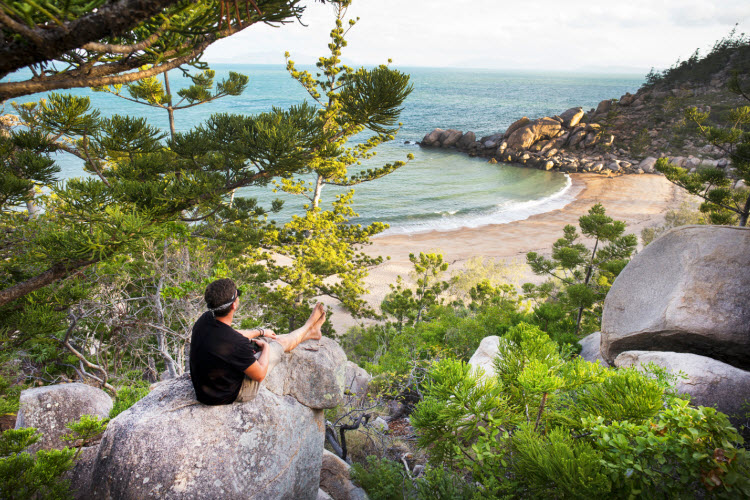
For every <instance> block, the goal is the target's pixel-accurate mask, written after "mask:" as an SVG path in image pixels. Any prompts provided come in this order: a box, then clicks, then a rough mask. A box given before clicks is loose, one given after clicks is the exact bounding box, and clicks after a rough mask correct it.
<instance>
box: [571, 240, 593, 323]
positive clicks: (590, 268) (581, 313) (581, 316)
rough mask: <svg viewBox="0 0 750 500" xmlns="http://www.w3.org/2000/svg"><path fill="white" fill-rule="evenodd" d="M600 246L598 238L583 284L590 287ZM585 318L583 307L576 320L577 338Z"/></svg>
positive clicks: (579, 309) (579, 310)
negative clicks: (582, 320)
mask: <svg viewBox="0 0 750 500" xmlns="http://www.w3.org/2000/svg"><path fill="white" fill-rule="evenodd" d="M598 246H599V238H596V241H595V242H594V250H593V251H592V252H591V261H590V262H589V268H588V269H587V270H586V279H585V280H584V281H583V284H584V285H586V286H588V284H589V281H590V280H591V274H592V272H593V270H594V257H596V248H597V247H598ZM582 318H583V306H581V307H579V308H578V318H577V319H576V337H577V336H578V333H579V332H580V331H581V319H582Z"/></svg>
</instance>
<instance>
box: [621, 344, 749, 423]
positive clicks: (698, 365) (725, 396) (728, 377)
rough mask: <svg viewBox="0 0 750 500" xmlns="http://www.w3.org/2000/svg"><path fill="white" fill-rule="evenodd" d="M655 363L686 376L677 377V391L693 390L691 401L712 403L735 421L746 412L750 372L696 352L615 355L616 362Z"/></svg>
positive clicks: (632, 352) (622, 364)
mask: <svg viewBox="0 0 750 500" xmlns="http://www.w3.org/2000/svg"><path fill="white" fill-rule="evenodd" d="M649 363H654V364H655V365H658V366H661V367H664V368H666V369H668V370H669V371H670V372H672V373H675V374H676V373H679V372H683V373H684V374H685V375H686V376H687V378H686V379H679V380H678V381H677V387H676V389H677V392H679V393H680V394H690V396H692V400H691V401H692V403H693V404H695V405H700V406H713V407H716V409H718V410H719V411H721V412H723V413H726V414H727V415H729V417H730V419H732V420H733V422H735V423H739V422H740V420H739V419H738V418H732V417H735V416H738V415H742V414H744V410H743V409H742V405H743V404H744V403H745V402H750V372H747V371H745V370H740V369H739V368H735V367H734V366H731V365H728V364H726V363H722V362H721V361H716V360H715V359H711V358H707V357H705V356H698V355H697V354H688V353H682V352H659V351H626V352H623V353H620V355H619V356H617V358H616V359H615V366H617V367H625V366H641V365H647V364H649Z"/></svg>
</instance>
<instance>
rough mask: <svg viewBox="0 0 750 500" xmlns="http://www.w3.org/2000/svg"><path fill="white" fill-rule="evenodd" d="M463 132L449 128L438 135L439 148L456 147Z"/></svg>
mask: <svg viewBox="0 0 750 500" xmlns="http://www.w3.org/2000/svg"><path fill="white" fill-rule="evenodd" d="M463 135H464V134H463V132H461V131H460V130H455V129H452V128H449V129H448V130H446V131H444V132H443V133H442V134H440V139H439V140H440V147H443V148H451V147H454V146H455V145H456V143H457V142H458V140H459V139H460V138H461V137H462V136H463Z"/></svg>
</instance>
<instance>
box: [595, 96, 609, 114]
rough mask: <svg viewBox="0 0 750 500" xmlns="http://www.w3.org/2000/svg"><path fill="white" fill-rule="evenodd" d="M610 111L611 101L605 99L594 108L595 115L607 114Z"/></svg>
mask: <svg viewBox="0 0 750 500" xmlns="http://www.w3.org/2000/svg"><path fill="white" fill-rule="evenodd" d="M610 109H612V99H605V100H603V101H601V102H600V103H599V105H598V106H597V107H596V111H595V112H594V114H595V115H603V114H606V113H609V110H610Z"/></svg>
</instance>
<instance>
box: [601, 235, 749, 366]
mask: <svg viewBox="0 0 750 500" xmlns="http://www.w3.org/2000/svg"><path fill="white" fill-rule="evenodd" d="M748 269H750V228H741V227H728V226H683V227H678V228H675V229H672V230H670V231H668V232H666V233H665V234H664V235H663V236H661V237H660V238H658V239H657V240H655V241H654V242H652V243H651V244H650V245H648V246H647V247H646V248H645V249H644V250H643V251H642V252H641V253H639V254H638V255H636V256H635V257H634V258H633V260H631V261H630V263H629V264H628V265H627V266H626V267H625V269H624V270H623V271H622V272H621V273H620V275H619V276H618V277H617V279H616V280H615V282H614V284H613V286H612V288H611V289H610V291H609V293H608V295H607V298H606V300H605V302H604V311H603V316H602V343H601V348H602V354H603V355H604V357H605V358H606V359H607V360H608V361H610V362H613V361H614V360H615V358H616V357H617V355H618V354H620V353H622V352H624V351H633V350H650V351H676V352H688V353H694V354H699V355H702V356H709V357H711V358H714V359H717V360H720V361H723V362H725V363H728V364H731V365H733V366H736V367H738V368H741V369H743V370H748V369H750V280H749V279H748V277H747V276H748V275H747V270H748Z"/></svg>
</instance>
